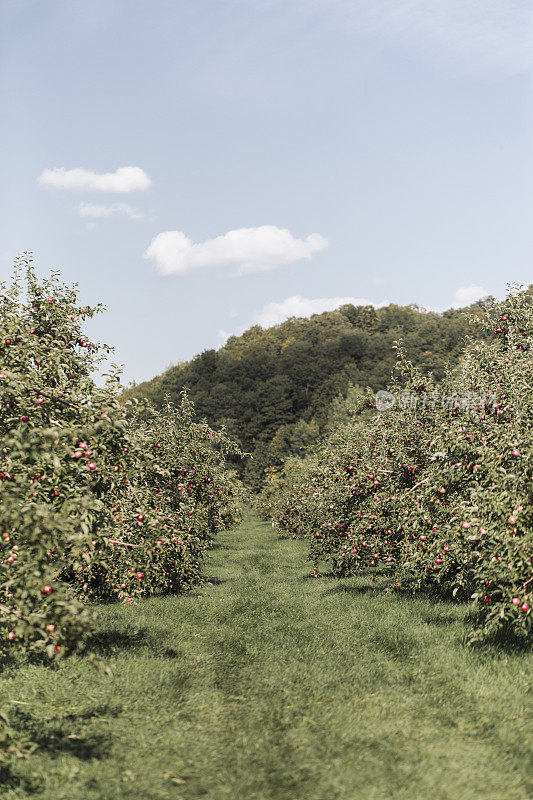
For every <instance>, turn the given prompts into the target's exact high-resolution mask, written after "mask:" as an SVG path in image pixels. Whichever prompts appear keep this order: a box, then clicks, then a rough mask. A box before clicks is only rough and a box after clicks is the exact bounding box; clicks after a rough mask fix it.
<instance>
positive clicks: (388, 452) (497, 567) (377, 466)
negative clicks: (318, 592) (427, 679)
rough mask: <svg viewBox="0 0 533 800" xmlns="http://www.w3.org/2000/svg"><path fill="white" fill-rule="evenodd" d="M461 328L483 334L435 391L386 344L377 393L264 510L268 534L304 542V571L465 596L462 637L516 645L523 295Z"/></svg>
mask: <svg viewBox="0 0 533 800" xmlns="http://www.w3.org/2000/svg"><path fill="white" fill-rule="evenodd" d="M474 321H475V322H476V323H477V324H480V325H482V326H484V327H485V329H486V331H487V332H488V333H489V334H490V335H489V337H488V338H486V339H478V340H477V341H471V342H469V343H468V342H467V343H466V345H465V350H464V355H463V358H462V360H461V363H460V365H459V367H458V368H456V369H455V370H453V371H450V373H449V375H448V376H447V378H446V380H445V381H444V382H443V383H440V384H439V385H437V384H436V383H435V382H434V381H433V380H432V378H431V376H422V375H421V374H420V373H419V372H418V371H417V370H416V369H414V368H413V366H412V364H410V363H409V362H408V361H407V360H406V358H405V356H404V355H403V353H402V351H401V348H399V352H398V363H397V368H396V371H395V374H394V376H393V379H392V382H391V385H390V386H389V392H388V393H380V395H379V396H378V397H377V400H376V398H374V396H372V397H371V396H370V394H369V395H368V398H367V399H366V400H365V401H364V403H363V404H362V405H361V406H360V407H359V409H357V410H356V413H355V415H354V421H353V423H351V424H350V425H344V426H342V427H340V428H339V429H337V430H335V431H334V432H333V433H332V434H331V435H330V436H329V437H328V440H327V441H326V442H325V443H324V444H323V446H322V447H321V449H320V450H319V452H318V453H317V454H315V455H314V456H313V457H311V458H308V459H306V460H305V461H304V462H303V463H302V464H301V465H300V467H299V468H298V469H296V470H295V468H294V465H293V468H292V470H289V471H288V479H287V486H286V489H285V491H281V492H280V493H279V494H277V496H275V497H273V498H272V500H271V501H270V502H271V506H272V510H273V519H274V525H275V527H276V528H277V529H278V531H279V532H280V534H281V535H290V536H297V537H302V538H306V539H307V540H308V542H309V548H310V558H311V559H312V561H313V562H314V565H315V571H316V572H318V570H319V569H321V568H322V565H324V566H325V567H326V568H327V569H329V570H330V571H333V572H334V573H335V574H336V575H338V576H345V575H358V574H365V575H369V576H371V577H372V578H373V579H375V578H376V575H377V574H380V575H382V576H383V575H387V576H388V583H389V585H390V587H391V589H393V590H396V591H404V592H421V591H424V592H425V593H427V592H428V590H429V591H430V593H433V594H435V595H436V596H446V597H455V598H457V599H458V600H467V601H469V602H472V603H473V604H474V607H475V615H474V616H475V618H476V621H475V624H474V626H473V630H472V633H471V640H472V641H476V640H483V639H487V638H494V637H504V638H507V637H509V636H510V637H512V638H513V639H514V638H518V639H522V640H524V639H527V638H528V637H531V634H532V631H533V614H532V610H531V606H532V597H531V596H532V594H533V483H532V478H533V350H532V343H533V341H532V340H533V294H532V292H531V289H530V290H527V291H523V290H521V289H519V288H517V287H515V288H514V289H512V290H510V292H509V294H508V296H507V298H506V299H505V300H504V301H503V302H495V301H489V302H486V303H485V304H484V306H483V307H482V309H481V310H480V311H479V312H478V313H477V315H476V317H475V320H474ZM365 406H366V410H365ZM370 407H372V408H373V411H371V410H370ZM286 472H287V470H286ZM268 483H269V482H268V481H267V485H268Z"/></svg>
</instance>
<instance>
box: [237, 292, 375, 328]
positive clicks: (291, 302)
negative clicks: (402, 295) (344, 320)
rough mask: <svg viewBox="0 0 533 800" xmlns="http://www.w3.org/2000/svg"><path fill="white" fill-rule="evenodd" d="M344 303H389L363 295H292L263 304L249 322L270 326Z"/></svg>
mask: <svg viewBox="0 0 533 800" xmlns="http://www.w3.org/2000/svg"><path fill="white" fill-rule="evenodd" d="M344 305H353V306H374V307H375V308H381V307H382V306H387V305H389V301H388V300H383V301H382V302H381V303H373V302H372V301H371V300H367V299H366V298H364V297H319V298H316V299H310V298H308V297H300V296H299V295H294V296H293V297H287V299H286V300H283V301H282V302H280V303H268V304H267V305H265V306H263V308H262V309H261V310H260V311H258V312H256V313H255V314H254V315H253V317H252V320H251V323H250V324H252V325H261V327H263V328H270V327H272V326H273V325H279V324H280V322H285V320H287V319H289V318H290V317H311V316H312V315H313V314H321V313H322V312H324V311H334V310H335V309H336V308H339V307H340V306H344Z"/></svg>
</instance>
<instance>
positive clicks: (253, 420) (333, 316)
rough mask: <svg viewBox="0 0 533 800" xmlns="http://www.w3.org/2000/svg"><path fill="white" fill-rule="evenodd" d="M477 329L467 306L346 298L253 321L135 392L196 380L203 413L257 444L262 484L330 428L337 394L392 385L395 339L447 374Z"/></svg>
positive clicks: (172, 388) (254, 475)
mask: <svg viewBox="0 0 533 800" xmlns="http://www.w3.org/2000/svg"><path fill="white" fill-rule="evenodd" d="M478 305H479V309H480V310H481V306H482V304H478ZM474 308H475V307H474ZM468 330H469V324H468V322H467V319H466V317H465V315H464V314H463V313H462V312H461V311H459V310H453V309H451V310H449V311H445V312H443V313H441V314H439V313H436V312H426V311H425V310H423V309H420V308H418V307H417V306H414V305H413V306H398V305H389V306H386V307H384V308H379V309H376V308H373V307H372V306H361V307H356V306H353V305H345V306H342V307H341V308H339V309H338V310H337V311H331V312H325V313H323V314H315V315H314V316H312V317H311V318H310V319H296V318H293V319H289V320H287V322H284V323H282V324H280V325H276V326H274V327H272V328H268V329H263V328H261V327H260V326H254V327H252V328H250V329H249V330H248V331H246V332H245V333H244V334H242V335H241V336H232V337H230V339H228V341H227V343H226V344H225V345H224V347H221V348H220V349H219V350H218V351H215V350H206V351H204V352H203V353H201V354H200V355H198V356H196V357H195V358H194V359H192V361H190V362H188V363H184V364H180V365H179V366H175V367H171V368H170V369H169V370H167V371H166V372H165V373H163V374H162V375H160V376H158V377H156V378H154V379H153V380H151V381H148V382H146V383H142V384H140V385H139V386H135V387H132V388H130V389H129V390H128V391H127V392H126V396H130V395H134V396H137V397H146V398H148V399H149V400H150V401H152V402H153V403H155V404H156V405H158V406H161V405H162V403H163V399H164V397H165V396H166V395H169V396H170V398H171V399H177V398H178V397H179V394H180V392H181V391H182V389H183V388H185V387H187V388H188V390H189V392H190V396H191V398H192V400H193V401H194V404H195V407H196V410H197V413H198V416H199V417H200V418H202V417H205V418H206V419H207V420H208V421H209V423H210V424H211V425H217V426H220V425H225V426H226V428H227V430H228V432H229V433H230V435H231V436H232V437H234V438H235V439H237V440H238V441H239V442H240V444H241V446H242V447H243V449H245V450H246V451H249V452H252V453H253V454H254V459H253V460H251V461H249V462H248V463H247V466H246V470H247V478H248V480H249V482H251V483H252V485H255V486H258V485H259V484H260V482H261V480H262V477H263V474H264V469H265V467H266V466H268V465H269V464H276V463H280V462H281V461H282V460H283V458H285V457H287V456H289V455H301V454H302V448H303V447H305V446H306V445H312V444H313V443H314V442H315V441H316V439H317V437H318V435H319V434H322V433H323V432H324V430H325V429H326V428H327V427H328V424H329V422H330V414H331V407H332V402H333V401H334V400H335V398H338V397H339V396H341V397H344V396H346V394H347V392H348V391H349V390H350V389H352V390H353V387H361V388H365V387H367V386H369V387H371V388H372V389H373V390H378V389H380V388H384V387H385V386H386V385H387V382H388V380H389V378H390V374H391V370H392V369H393V366H394V360H395V356H394V349H393V344H394V342H395V341H396V340H398V339H401V340H402V341H403V345H404V348H405V352H406V355H407V356H408V357H409V358H410V360H411V361H412V362H413V364H415V365H416V366H417V367H418V368H419V369H420V371H421V372H422V373H423V374H426V373H428V372H430V371H431V372H433V374H434V376H435V378H436V379H437V380H439V379H441V378H442V377H443V376H444V373H445V367H446V363H447V362H448V361H451V362H452V363H455V362H456V361H457V360H458V359H459V356H460V353H461V350H462V348H463V345H464V338H465V335H466V333H467V332H468Z"/></svg>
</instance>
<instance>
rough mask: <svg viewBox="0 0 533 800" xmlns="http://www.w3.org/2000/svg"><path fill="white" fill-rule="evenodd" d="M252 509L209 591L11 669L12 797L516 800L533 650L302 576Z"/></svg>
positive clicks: (417, 604) (441, 615) (293, 545)
mask: <svg viewBox="0 0 533 800" xmlns="http://www.w3.org/2000/svg"><path fill="white" fill-rule="evenodd" d="M304 559H305V545H304V544H303V543H302V542H295V541H278V540H277V539H276V537H275V535H274V534H273V532H272V529H271V527H270V526H269V525H268V524H265V523H261V522H259V521H258V520H256V519H255V518H253V517H250V518H248V519H247V520H246V522H245V523H244V524H243V525H242V526H241V527H240V528H239V529H238V530H237V531H235V532H232V533H227V534H224V535H222V536H221V537H220V539H219V542H218V545H217V547H216V549H215V550H213V551H212V554H211V558H210V560H209V562H208V566H207V569H208V572H209V574H210V575H212V576H213V580H212V585H209V586H205V587H203V588H202V589H200V590H199V591H198V592H196V593H195V594H190V595H186V596H182V597H177V598H176V597H173V598H160V599H152V600H147V601H143V602H138V603H136V604H135V605H133V606H121V605H116V606H107V607H103V608H100V609H99V615H100V617H101V627H100V630H99V634H98V635H97V636H96V637H95V639H94V643H93V645H94V649H96V651H97V652H99V654H100V655H101V656H102V657H104V658H105V659H108V660H109V661H110V662H112V663H113V664H114V665H115V675H114V677H113V678H109V677H107V676H105V675H104V674H101V673H98V672H96V671H95V670H94V669H93V668H92V667H91V666H90V665H88V664H87V663H86V662H84V661H83V660H81V659H73V660H71V661H70V662H65V663H64V664H62V665H61V666H60V667H59V668H58V669H56V670H52V669H50V668H48V667H44V666H43V667H41V666H35V665H33V666H31V665H26V666H23V667H19V668H17V669H16V670H15V669H13V670H11V671H8V672H5V673H4V674H3V676H2V680H1V699H0V702H1V703H2V704H3V702H4V701H5V700H7V699H8V700H10V701H12V702H11V704H10V705H11V708H12V709H13V711H12V713H13V715H14V719H15V720H16V721H17V724H18V725H19V726H20V727H22V728H23V729H25V730H26V731H27V732H28V734H29V735H31V737H32V738H33V740H34V741H36V742H38V744H39V747H40V749H39V752H38V754H37V755H35V756H34V757H33V758H32V759H31V760H30V761H28V762H20V763H19V764H17V766H16V769H15V770H14V772H13V774H11V775H6V774H4V780H5V784H4V786H3V788H2V790H1V791H0V795H1V796H2V798H5V800H15V798H17V800H18V798H25V797H38V798H46V799H47V800H48V799H49V800H52V799H53V800H93V799H94V800H96V798H97V799H98V800H119V798H120V800H122V798H128V799H129V800H167V799H168V800H180V799H181V800H192V798H209V800H211V799H212V800H230V799H231V800H255V799H256V798H257V800H259V799H260V800H267V799H268V800H271V799H272V800H274V799H276V800H277V799H279V800H336V799H337V798H338V800H359V799H360V800H459V798H460V800H529V799H530V798H531V797H532V796H533V782H532V780H531V779H532V775H531V766H532V747H531V745H532V738H533V737H532V723H531V718H532V717H531V712H532V703H531V697H532V695H531V675H532V674H533V657H532V656H531V654H529V655H528V654H523V653H522V654H506V653H503V652H498V651H496V650H494V649H491V648H485V649H484V650H476V651H474V650H471V649H468V648H466V647H465V646H464V644H463V641H464V636H465V631H466V628H467V626H466V621H465V614H466V610H465V609H464V608H461V607H456V606H454V605H452V604H444V603H442V604H436V603H434V602H430V601H425V600H416V601H413V600H410V599H408V598H402V597H396V596H388V595H385V594H384V593H383V592H382V591H381V590H380V589H379V588H376V587H375V585H372V584H371V583H369V582H367V581H365V580H362V579H349V580H343V581H337V580H334V579H329V578H322V579H318V580H315V579H313V578H312V576H311V574H310V568H309V565H308V564H307V565H306V563H305V560H304Z"/></svg>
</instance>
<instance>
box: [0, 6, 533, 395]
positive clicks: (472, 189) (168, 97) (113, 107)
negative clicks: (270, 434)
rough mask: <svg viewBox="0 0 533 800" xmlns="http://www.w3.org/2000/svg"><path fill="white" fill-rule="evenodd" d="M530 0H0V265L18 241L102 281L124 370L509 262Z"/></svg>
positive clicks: (531, 52) (493, 276) (94, 291)
mask: <svg viewBox="0 0 533 800" xmlns="http://www.w3.org/2000/svg"><path fill="white" fill-rule="evenodd" d="M530 11H531V3H530V2H513V0H438V2H430V1H429V0H418V1H417V0H382V2H380V0H372V2H371V1H370V0H283V2H282V1H281V0H279V1H278V0H193V1H191V2H184V1H183V0H172V2H170V1H169V2H167V1H166V0H151V2H144V0H143V1H142V2H141V1H139V0H127V1H126V0H116V1H115V2H114V1H113V0H103V1H100V0H83V1H82V2H78V1H77V0H64V1H63V2H59V1H58V0H45V1H44V2H43V0H12V1H11V0H0V13H1V16H0V49H1V64H0V92H1V114H2V126H1V130H0V165H1V174H2V183H1V186H2V200H3V202H2V214H1V216H0V229H1V240H0V271H1V273H2V276H3V277H7V275H9V272H10V264H11V263H12V261H13V259H14V257H15V255H16V254H17V252H19V251H22V250H25V249H28V250H33V251H34V253H35V258H36V262H37V264H38V265H39V268H40V270H41V271H45V270H47V269H49V268H56V267H58V268H60V269H61V270H62V273H63V275H64V277H65V278H66V280H68V281H76V282H78V283H79V285H80V288H81V290H82V295H83V299H84V300H85V301H87V302H92V301H95V302H96V301H99V300H101V301H103V302H104V303H106V304H107V305H108V308H109V311H108V313H107V314H106V315H105V317H103V318H101V319H100V321H99V322H98V323H97V324H95V325H94V326H93V331H92V333H93V335H94V336H95V337H96V338H99V339H101V340H105V341H108V342H109V343H110V344H113V345H115V347H116V359H117V361H119V362H121V363H122V362H124V363H125V379H126V380H129V379H136V380H142V379H145V378H149V377H151V376H153V375H155V374H157V373H158V372H160V371H161V370H162V369H164V368H165V367H166V366H168V365H169V364H171V363H175V362H178V361H181V360H184V359H188V358H190V357H191V356H192V355H194V354H195V353H197V352H199V351H201V350H202V349H204V348H206V347H213V346H215V347H216V346H219V345H220V344H221V342H222V341H223V337H224V335H225V334H231V333H234V332H239V331H241V330H242V329H243V328H244V327H246V326H248V325H249V324H251V323H252V322H254V321H258V322H262V323H264V324H272V323H273V322H276V321H278V320H280V319H283V318H284V317H285V316H287V315H288V314H290V313H296V314H309V313H312V312H313V311H320V310H322V309H325V308H330V307H333V306H334V305H335V304H336V303H338V302H341V301H344V300H347V299H349V298H355V299H357V298H363V299H367V300H369V301H371V302H374V303H380V302H382V301H384V300H389V301H391V302H397V303H411V302H416V303H419V304H421V305H424V306H428V307H433V308H445V307H449V306H450V305H451V304H452V303H453V302H458V299H457V292H458V291H460V290H463V291H462V293H461V292H460V294H459V296H458V298H459V300H460V299H461V298H462V299H469V298H470V297H472V298H474V299H475V295H476V292H477V293H478V294H479V293H480V292H481V291H482V290H483V291H485V292H486V293H491V294H494V295H496V296H501V295H502V294H503V293H504V291H505V285H506V282H507V281H517V282H520V283H530V282H531V281H533V269H532V262H531V256H532V225H531V222H532V213H531V212H532V205H533V204H532V200H531V184H532V175H533V170H532V167H533V158H532V132H533V131H532V115H531V110H532V103H531V101H532V93H531V89H532V84H531V67H532V66H533V47H532V30H533V29H532V26H531V13H530ZM132 166H134V167H138V168H139V169H138V170H137V171H136V172H135V171H134V172H133V173H131V174H130V173H126V174H124V173H119V175H118V176H116V175H115V176H113V175H112V176H111V177H108V178H105V177H104V178H101V177H98V176H101V175H103V174H107V173H116V170H117V169H119V168H121V167H132ZM76 168H78V169H82V170H86V171H87V172H85V173H81V174H80V173H70V170H73V169H76ZM45 170H64V171H66V174H65V173H58V172H52V173H50V172H48V173H45V174H44V176H43V172H44V171H45ZM141 170H142V172H141ZM144 176H148V178H149V180H148V179H147V178H146V177H144ZM40 177H41V180H39V178H40ZM143 181H144V183H143ZM148 184H149V185H148ZM76 187H77V188H76ZM118 189H121V190H122V191H117V190H118ZM126 190H128V191H126ZM242 229H244V231H243V230H242ZM257 229H259V230H257ZM168 231H170V232H173V233H171V234H167V236H166V237H159V235H160V234H162V233H164V232H168ZM232 231H236V232H237V233H230V235H229V236H226V234H228V233H229V232H232ZM284 231H285V233H284ZM157 237H159V238H157ZM217 237H224V238H218V239H217ZM213 239H215V240H216V241H214V242H213V241H212V240H213ZM154 240H155V241H154ZM193 242H194V243H200V244H201V243H204V244H201V246H200V247H197V246H194V245H193V244H192V243H193ZM148 249H149V253H148V254H149V255H150V257H143V255H148V254H147V253H146V251H147V250H148ZM171 273H172V274H171ZM469 287H477V289H476V288H474V289H472V290H470V289H469ZM465 290H466V291H465ZM454 298H455V300H454Z"/></svg>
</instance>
